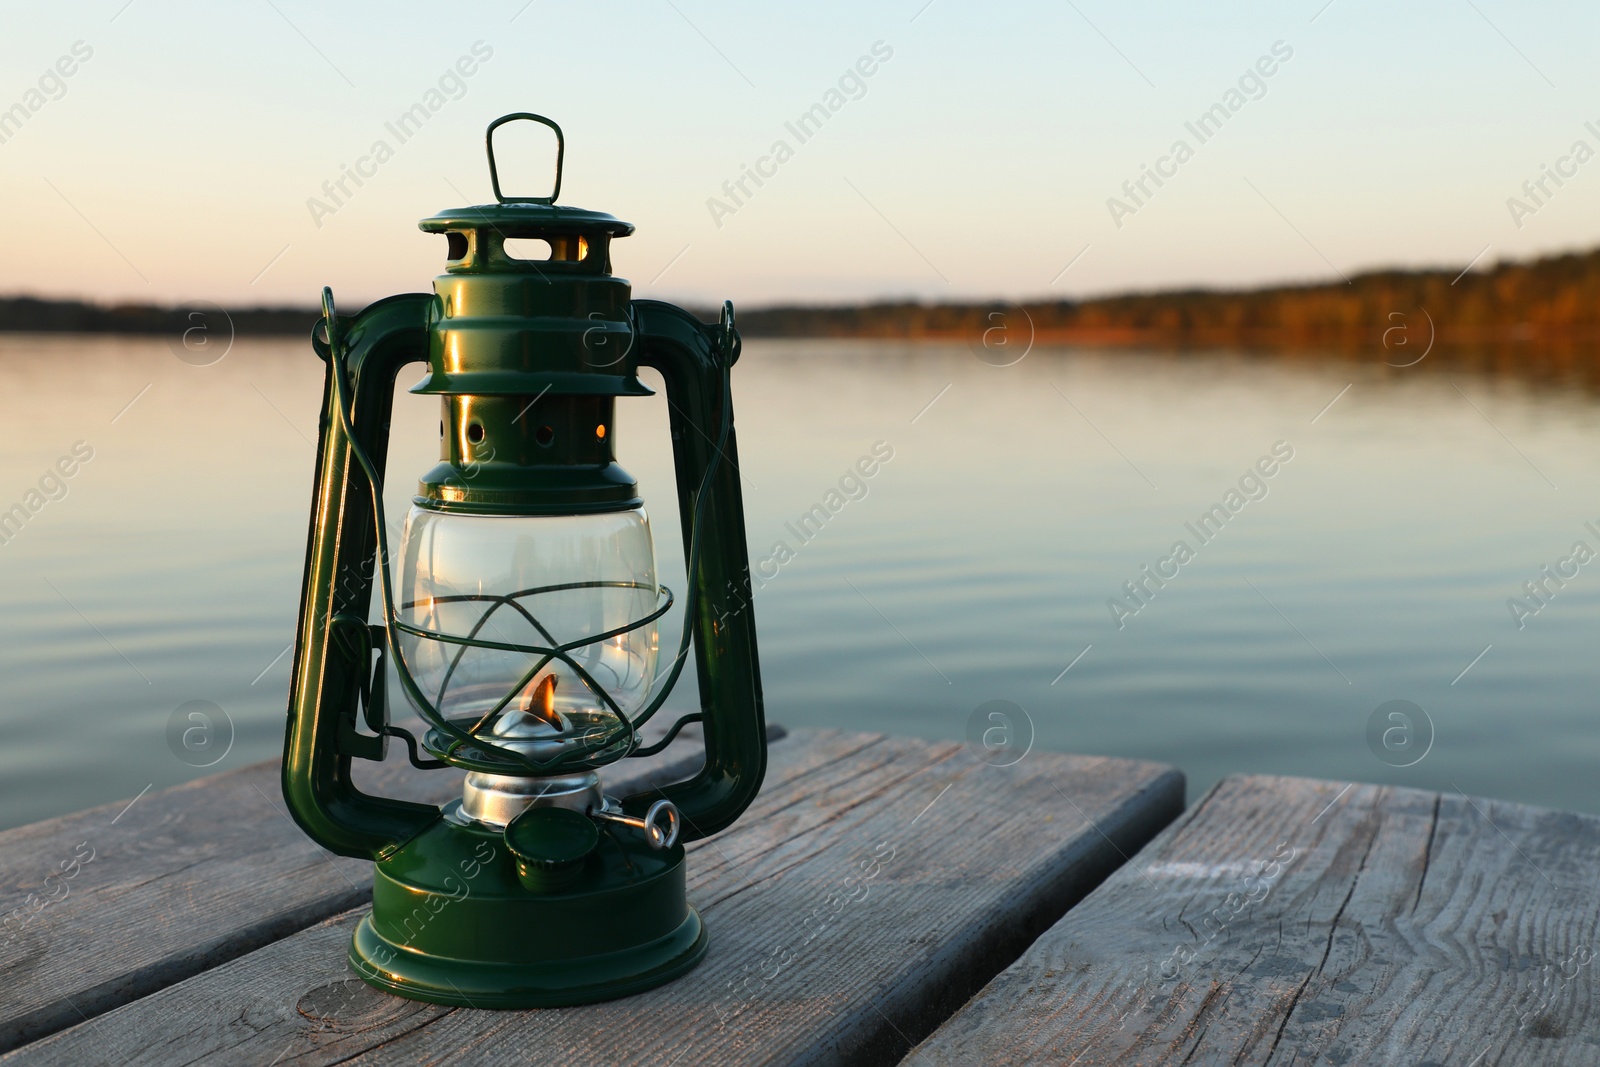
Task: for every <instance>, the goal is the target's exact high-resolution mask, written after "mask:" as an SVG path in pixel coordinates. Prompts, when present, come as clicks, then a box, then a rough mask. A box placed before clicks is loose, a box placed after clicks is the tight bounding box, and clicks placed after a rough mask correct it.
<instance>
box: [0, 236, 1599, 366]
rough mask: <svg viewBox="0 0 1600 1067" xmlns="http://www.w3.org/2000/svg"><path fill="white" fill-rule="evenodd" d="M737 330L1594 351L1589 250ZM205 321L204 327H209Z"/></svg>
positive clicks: (163, 329) (68, 323) (28, 307)
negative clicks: (1267, 284)
mask: <svg viewBox="0 0 1600 1067" xmlns="http://www.w3.org/2000/svg"><path fill="white" fill-rule="evenodd" d="M227 312H228V316H229V317H230V318H231V319H232V321H233V326H234V330H235V331H236V332H237V333H239V334H279V335H294V336H304V335H305V334H307V333H308V332H309V331H310V329H311V327H312V325H313V324H314V323H315V322H316V320H317V317H318V312H317V311H316V309H315V308H309V307H306V308H292V307H254V308H239V309H234V308H229V309H227ZM1019 312H1025V314H1019ZM1424 313H1425V314H1424ZM191 315H192V310H191V309H188V308H171V307H151V306H146V305H134V304H120V305H112V306H106V305H100V304H91V303H87V302H84V301H79V300H43V299H39V298H35V297H27V296H17V297H0V330H8V331H71V332H82V333H133V334H173V333H179V334H181V333H182V331H183V330H185V329H186V328H188V327H189V326H190V325H192V324H193V321H194V320H193V319H192V318H191ZM703 317H705V318H707V319H714V318H715V317H716V316H715V314H713V313H705V314H704V315H703ZM1430 320H1431V324H1432V325H1431V326H1429V325H1428V322H1429V321H1430ZM738 321H739V327H740V329H741V331H743V332H744V333H745V334H747V335H749V336H752V337H877V338H898V339H919V338H922V339H936V338H951V339H954V338H968V339H972V340H978V339H981V338H982V337H983V335H984V332H985V331H988V330H993V329H997V328H999V329H1005V330H1008V331H1017V330H1031V331H1033V332H1034V334H1035V336H1036V338H1037V339H1038V340H1040V341H1062V342H1071V341H1083V342H1092V343H1102V344H1104V343H1111V344H1115V343H1119V342H1125V343H1149V342H1159V343H1171V344H1180V345H1181V344H1215V343H1243V344H1252V345H1269V346H1272V345H1286V346H1297V347H1298V346H1332V347H1341V346H1350V345H1367V344H1371V343H1374V342H1378V341H1381V340H1382V339H1383V337H1384V332H1385V331H1388V330H1395V329H1405V330H1408V331H1412V332H1413V342H1412V343H1416V342H1417V341H1418V340H1420V337H1421V336H1422V335H1418V334H1416V333H1415V331H1419V330H1423V331H1427V332H1426V336H1429V337H1432V336H1435V335H1436V336H1437V338H1438V339H1439V340H1440V341H1443V342H1447V343H1449V342H1466V343H1491V344H1505V343H1518V342H1524V341H1561V342H1589V341H1600V249H1596V250H1594V251H1591V252H1583V253H1572V254H1568V255H1559V256H1548V257H1545V258H1542V259H1536V260H1531V261H1528V262H1525V263H1515V262H1504V263H1500V264H1499V265H1497V266H1495V267H1493V268H1492V269H1488V270H1481V271H1469V272H1467V273H1465V274H1463V273H1461V272H1460V271H1459V270H1457V269H1453V268H1452V269H1448V270H1407V271H1403V270H1389V271H1373V272H1370V273H1366V274H1360V275H1356V276H1355V277H1353V278H1351V279H1350V280H1349V282H1343V281H1340V282H1321V283H1317V284H1313V285H1288V286H1274V287H1271V288H1265V289H1248V290H1221V289H1184V290H1172V291H1167V292H1152V293H1135V294H1129V295H1125V296H1112V297H1100V298H1096V299H1089V300H1026V299H1024V300H1021V301H1016V302H1009V303H1008V302H1002V301H974V302H965V303H941V304H928V303H919V302H916V301H909V300H906V301H895V302H878V303H870V304H856V305H847V306H836V307H811V306H798V305H797V306H782V307H767V308H752V309H741V310H740V311H739V318H738ZM210 323H211V325H212V326H215V320H214V319H212V320H210ZM1014 336H1015V335H1014Z"/></svg>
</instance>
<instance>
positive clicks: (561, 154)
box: [483, 111, 567, 204]
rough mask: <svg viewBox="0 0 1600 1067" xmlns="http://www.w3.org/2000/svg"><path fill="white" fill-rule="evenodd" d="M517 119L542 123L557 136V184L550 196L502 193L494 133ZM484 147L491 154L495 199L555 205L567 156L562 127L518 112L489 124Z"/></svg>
mask: <svg viewBox="0 0 1600 1067" xmlns="http://www.w3.org/2000/svg"><path fill="white" fill-rule="evenodd" d="M516 119H526V120H528V121H530V122H538V123H542V124H544V125H546V126H548V127H550V128H551V129H552V130H554V131H555V134H556V184H555V188H553V189H551V190H550V195H549V196H506V195H504V194H503V193H501V192H500V171H499V170H498V168H496V167H495V165H494V131H495V130H496V129H498V128H500V127H501V126H503V125H505V124H506V123H508V122H512V121H514V120H516ZM483 143H484V147H485V148H486V149H487V150H488V152H489V184H490V185H491V186H493V188H494V198H495V199H496V200H498V201H499V202H500V203H502V204H553V203H555V202H556V197H558V196H560V195H561V164H562V161H563V160H564V159H565V158H566V154H567V139H566V138H565V137H563V136H562V134H561V127H560V126H557V125H556V124H555V121H554V120H553V119H547V118H545V117H544V116H543V115H535V114H534V113H533V112H531V111H518V112H516V113H515V114H512V115H502V116H500V117H499V118H497V119H495V120H494V121H493V122H491V123H489V129H488V130H487V131H486V132H485V133H484V135H483Z"/></svg>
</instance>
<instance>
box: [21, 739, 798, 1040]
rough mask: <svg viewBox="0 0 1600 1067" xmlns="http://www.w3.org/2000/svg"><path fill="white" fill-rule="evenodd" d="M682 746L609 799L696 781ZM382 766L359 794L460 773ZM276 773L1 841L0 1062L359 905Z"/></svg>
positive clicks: (693, 760) (214, 783) (358, 890)
mask: <svg viewBox="0 0 1600 1067" xmlns="http://www.w3.org/2000/svg"><path fill="white" fill-rule="evenodd" d="M782 734H783V731H782V728H781V727H773V728H772V730H771V731H770V732H769V737H771V738H773V739H775V738H776V737H781V736H782ZM691 741H692V738H691ZM687 747H688V751H689V752H690V757H689V758H688V759H687V760H685V759H684V757H683V755H682V754H681V751H682V750H678V749H676V747H675V748H674V749H673V750H669V753H670V754H669V753H663V754H662V755H660V756H656V757H652V758H648V759H642V760H634V761H630V762H629V763H628V764H625V765H624V767H625V769H626V771H627V773H626V774H620V773H619V774H617V775H615V776H614V777H615V778H616V784H615V786H614V788H613V791H618V792H622V791H631V790H632V789H635V788H643V787H644V786H645V783H646V782H651V781H662V780H666V781H670V780H674V779H676V778H681V777H686V776H687V775H689V774H691V773H693V770H694V769H695V767H696V766H698V764H699V762H700V761H701V760H702V759H703V756H701V755H698V754H695V747H696V746H695V745H694V744H692V743H691V744H690V745H688V746H687ZM394 756H395V754H394V753H392V752H391V757H390V759H389V760H387V761H385V762H384V763H382V764H365V765H359V764H358V767H359V768H360V770H361V774H360V776H359V778H358V781H359V784H360V785H361V787H362V788H363V789H365V790H367V791H368V792H375V793H383V794H386V795H389V796H402V797H405V798H407V799H414V800H426V801H428V802H431V803H441V802H443V801H446V800H449V799H450V798H452V797H457V796H460V795H461V778H462V775H461V774H460V773H459V772H451V771H432V772H422V771H417V770H414V769H413V768H411V766H410V765H409V764H407V763H406V762H405V760H404V756H403V754H402V755H401V756H400V758H399V759H398V760H396V759H395V758H394ZM278 773H279V764H278V761H276V760H271V761H268V762H265V763H258V764H253V765H251V766H248V767H243V768H240V769H238V770H234V771H229V772H226V773H223V774H217V775H212V776H209V777H206V778H201V779H198V780H196V781H194V782H190V783H188V784H186V785H181V786H176V787H174V788H171V789H164V790H159V791H152V792H150V793H147V794H145V795H143V796H141V797H138V798H136V799H135V800H134V801H133V803H131V804H129V803H128V802H126V801H123V802H119V803H116V804H108V805H106V806H104V807H100V808H94V809H91V810H89V811H84V812H79V813H77V814H75V815H69V816H64V817H61V818H57V819H48V820H46V821H44V822H40V823H34V824H32V825H30V826H22V827H18V828H16V829H14V830H8V831H5V832H4V833H0V984H3V987H4V989H5V995H4V997H3V998H0V1051H4V1050H6V1049H11V1048H15V1047H17V1046H18V1045H21V1044H23V1043H25V1042H27V1041H31V1040H34V1039H36V1038H38V1037H40V1036H43V1035H45V1034H49V1033H52V1032H54V1031H56V1030H60V1029H62V1028H63V1027H67V1026H71V1025H74V1024H77V1023H82V1022H83V1021H84V1020H85V1019H91V1018H93V1017H94V1016H96V1015H99V1014H101V1013H102V1012H105V1011H108V1010H110V1009H112V1008H114V1007H116V1006H117V1005H119V1004H124V1003H127V1002H128V1001H130V1000H133V999H135V998H137V997H141V996H144V995H146V994H148V993H152V992H154V991H156V990H157V989H161V988H163V987H165V986H169V985H171V984H173V983H174V982H179V981H182V980H183V979H185V978H187V977H189V976H190V975H194V974H198V973H199V972H201V971H203V970H205V969H207V968H209V967H215V966H217V965H218V964H220V963H224V962H226V961H228V960H230V959H234V958H236V957H238V956H242V955H244V954H245V953H247V952H250V951H252V950H254V949H257V948H260V947H261V946H262V945H266V944H269V943H271V942H273V941H276V940H278V939H279V938H282V937H286V936H288V935H289V934H292V933H294V932H295V931H297V930H304V929H305V928H307V927H309V926H311V925H313V924H315V923H317V922H320V921H322V920H323V919H326V918H327V917H328V916H330V915H335V914H338V913H340V912H343V911H347V910H348V909H350V908H353V907H355V906H357V905H359V904H362V903H364V902H366V901H369V900H370V899H371V896H372V867H371V864H370V863H367V862H365V861H361V860H352V859H345V858H342V857H338V856H334V855H332V854H330V853H328V852H325V851H324V850H322V849H321V848H319V847H318V846H316V845H315V844H313V843H312V842H311V841H310V839H309V838H307V837H306V836H305V834H304V833H302V832H301V830H300V829H299V827H297V826H296V825H295V824H294V823H293V822H292V821H291V820H290V818H289V814H288V810H287V809H286V808H285V807H284V803H283V795H282V792H281V790H280V788H279V782H278ZM609 785H610V783H609V780H608V786H609Z"/></svg>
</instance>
